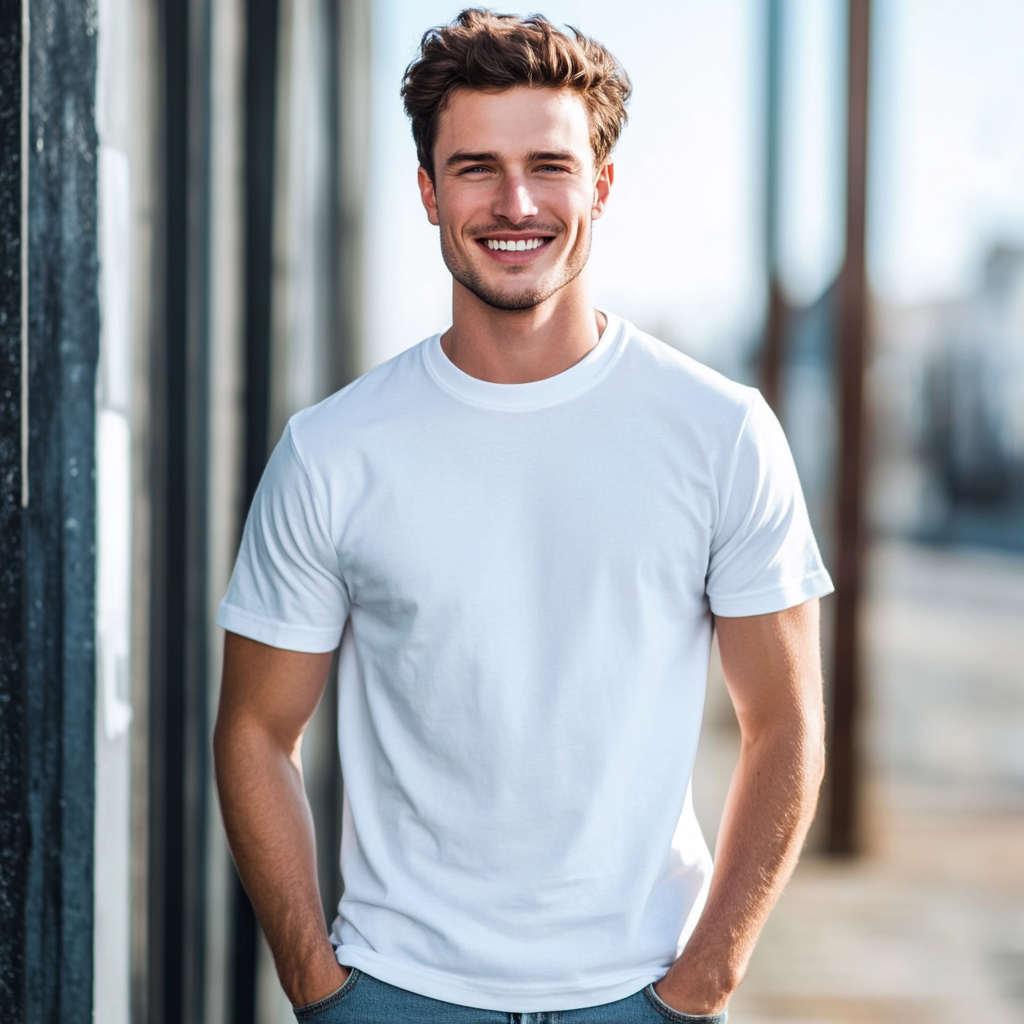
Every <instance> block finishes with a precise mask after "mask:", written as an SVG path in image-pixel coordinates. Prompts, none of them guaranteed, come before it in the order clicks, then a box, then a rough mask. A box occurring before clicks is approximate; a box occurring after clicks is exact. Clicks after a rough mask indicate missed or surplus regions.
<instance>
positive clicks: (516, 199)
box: [492, 174, 537, 224]
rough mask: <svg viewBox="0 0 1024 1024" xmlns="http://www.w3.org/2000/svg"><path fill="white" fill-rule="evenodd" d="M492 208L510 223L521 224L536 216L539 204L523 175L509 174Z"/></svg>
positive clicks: (495, 213)
mask: <svg viewBox="0 0 1024 1024" xmlns="http://www.w3.org/2000/svg"><path fill="white" fill-rule="evenodd" d="M492 210H493V213H494V215H495V216H496V217H500V218H501V219H502V220H506V221H508V222H509V223H510V224H520V223H522V221H524V220H525V219H526V218H527V217H534V216H536V214H537V206H536V204H535V203H534V201H533V197H532V196H531V195H530V190H529V189H528V188H527V186H526V181H525V179H524V178H523V177H522V176H521V175H518V174H509V175H506V176H505V177H504V179H503V180H502V182H501V185H500V186H499V187H498V192H497V195H495V197H494V205H493V207H492Z"/></svg>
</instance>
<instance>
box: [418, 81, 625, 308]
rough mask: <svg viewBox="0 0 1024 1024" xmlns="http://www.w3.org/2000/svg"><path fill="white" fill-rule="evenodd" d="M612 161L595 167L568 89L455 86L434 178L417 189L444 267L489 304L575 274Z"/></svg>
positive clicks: (541, 295)
mask: <svg viewBox="0 0 1024 1024" xmlns="http://www.w3.org/2000/svg"><path fill="white" fill-rule="evenodd" d="M612 178H613V169H612V165H611V164H605V165H604V166H603V167H601V168H600V169H596V168H595V167H594V156H593V151H592V150H591V148H590V132H589V125H588V121H587V113H586V110H585V108H584V107H583V104H582V103H581V102H580V100H579V99H578V98H577V97H576V96H574V95H573V94H572V93H570V92H568V91H565V90H557V89H533V88H530V87H528V86H517V87H516V88H514V89H509V90H507V91H506V92H500V93H493V92H479V91H476V90H471V89H459V90H457V91H456V92H455V93H454V95H453V96H452V98H451V100H450V102H449V104H448V107H447V109H446V110H445V111H444V113H443V114H442V115H441V119H440V125H439V128H438V133H437V141H436V143H435V145H434V179H435V180H434V181H431V180H430V177H429V175H428V174H427V172H426V171H425V170H424V169H423V168H422V167H421V168H420V173H419V182H420V192H421V196H422V199H423V205H424V206H425V207H426V210H427V215H428V216H429V218H430V222H431V223H432V224H436V225H439V226H440V228H441V253H442V255H443V256H444V261H445V263H446V264H447V266H448V269H449V270H450V271H451V273H452V276H453V277H454V278H455V280H456V281H458V282H459V283H460V284H461V285H463V286H464V287H465V288H467V289H469V291H471V292H472V293H473V294H474V295H476V296H477V297H478V298H479V299H481V300H482V301H483V302H485V303H487V305H489V306H493V307H495V308H497V309H506V310H517V309H530V308H532V307H534V306H537V305H539V304H540V303H541V302H543V301H544V300H545V299H547V298H549V297H550V296H552V295H553V294H554V293H555V292H557V291H558V290H559V289H560V288H562V287H564V286H565V285H566V284H568V283H569V282H570V281H573V280H575V278H577V277H578V276H579V274H580V272H581V271H582V270H583V268H584V267H585V266H586V263H587V257H588V256H589V254H590V231H591V223H592V222H593V221H594V220H596V219H597V218H598V217H600V216H601V214H602V213H603V212H604V206H605V202H606V200H607V198H608V191H609V188H610V187H611V183H612Z"/></svg>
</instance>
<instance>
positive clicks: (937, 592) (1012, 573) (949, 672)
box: [695, 544, 1024, 1024]
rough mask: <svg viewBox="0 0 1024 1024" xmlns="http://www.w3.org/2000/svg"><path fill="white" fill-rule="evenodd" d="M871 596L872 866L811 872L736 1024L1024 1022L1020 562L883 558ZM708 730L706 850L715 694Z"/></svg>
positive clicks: (930, 554)
mask: <svg viewBox="0 0 1024 1024" xmlns="http://www.w3.org/2000/svg"><path fill="white" fill-rule="evenodd" d="M871 581H872V587H871V593H870V598H869V602H868V606H867V609H866V612H867V614H866V621H865V640H866V644H867V652H866V653H867V661H868V666H869V672H868V681H869V693H868V708H867V710H866V715H865V746H866V750H867V755H868V762H869V777H868V780H867V785H866V789H865V804H866V814H865V843H866V853H865V855H864V856H863V857H861V858H858V859H857V860H855V861H852V862H836V861H831V860H829V859H827V858H823V857H821V856H815V855H813V854H809V855H807V856H805V858H804V860H803V861H802V863H801V865H800V867H799V868H798V870H797V874H796V876H795V877H794V879H793V881H792V883H791V884H790V886H789V889H788V890H787V892H786V895H785V896H784V897H783V899H782V901H781V902H780V904H779V906H778V907H777V908H776V910H775V913H774V914H773V916H772V918H771V920H770V922H769V924H768V927H767V928H766V930H765V933H764V936H763V938H762V941H761V943H760V945H759V947H758V950H757V952H756V954H755V957H754V960H753V962H752V964H751V968H750V972H749V975H748V977H747V980H746V981H745V982H744V984H743V986H742V987H741V989H740V991H739V992H737V994H736V996H735V997H734V1000H733V1005H732V1011H731V1020H732V1022H733V1024H781V1022H793V1024H861V1022H863V1024H890V1022H891V1024H896V1022H899V1024H918V1022H920V1024H954V1022H957V1024H961V1022H966V1021H979V1022H985V1024H1024V557H1022V556H1020V555H1016V556H1014V555H1005V554H990V553H984V552H968V551H944V550H941V549H934V548H932V549H929V548H923V547H917V546H913V545H904V544H885V545H878V546H876V548H875V549H874V551H873V553H872V559H871ZM715 685H716V686H720V683H716V684H715ZM707 723H708V724H707V727H706V730H705V735H704V737H703V738H702V750H701V754H700V755H699V757H700V761H701V762H702V767H703V769H704V773H703V780H704V782H703V785H701V786H700V787H698V788H697V789H696V791H695V798H696V802H697V807H698V813H699V814H700V815H701V817H702V820H703V821H705V822H707V823H708V824H707V831H708V833H709V841H711V840H713V836H714V827H713V822H714V820H715V817H716V813H717V808H718V806H719V805H720V801H721V799H722V796H723V795H724V788H725V785H726V784H727V778H728V773H729V771H730V770H731V764H732V762H733V759H734V757H735V750H736V738H737V737H736V732H735V726H734V723H732V722H731V721H730V715H729V710H728V707H727V705H726V704H725V702H724V701H723V698H722V694H721V691H720V690H713V692H712V695H711V697H710V700H709V714H708V719H707Z"/></svg>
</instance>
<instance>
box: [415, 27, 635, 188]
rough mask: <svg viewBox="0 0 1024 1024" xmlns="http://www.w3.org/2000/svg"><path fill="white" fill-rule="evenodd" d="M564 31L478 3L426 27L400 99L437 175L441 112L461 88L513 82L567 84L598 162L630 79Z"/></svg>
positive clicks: (607, 56) (421, 152)
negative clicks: (587, 127)
mask: <svg viewBox="0 0 1024 1024" xmlns="http://www.w3.org/2000/svg"><path fill="white" fill-rule="evenodd" d="M569 31H570V32H571V33H572V35H569V34H567V33H565V32H562V31H561V30H559V29H557V28H556V27H555V26H554V25H553V24H552V23H551V22H550V21H548V20H547V18H545V17H543V16H542V15H539V14H534V15H531V16H530V17H528V18H520V17H518V16H517V15H514V14H495V13H494V12H493V11H488V10H484V9H483V8H480V7H471V8H467V9H466V10H464V11H463V12H462V13H461V14H460V15H459V16H458V17H457V18H456V19H455V20H454V21H453V22H452V23H451V24H450V25H439V26H437V27H436V28H431V29H428V30H427V31H426V32H425V33H424V34H423V38H422V40H421V41H420V52H419V55H418V56H417V57H416V59H415V60H413V61H412V63H411V64H410V65H409V66H408V67H407V68H406V69H405V75H404V77H403V79H402V99H403V100H404V102H405V112H406V113H407V114H408V115H409V118H410V120H411V121H412V137H413V139H414V140H415V142H416V154H417V156H418V157H419V161H420V164H421V165H422V166H423V167H424V169H425V170H426V171H427V173H428V174H429V175H430V177H431V178H432V179H433V177H434V142H435V140H436V138H437V127H438V122H439V119H440V117H441V114H442V113H444V110H445V107H446V106H447V105H448V101H449V100H450V98H451V95H452V93H453V92H454V91H455V90H456V89H459V88H469V89H481V90H485V91H493V92H502V91H504V90H505V89H511V88H512V87H513V86H517V85H529V86H534V87H546V88H553V89H569V90H571V91H572V92H574V93H576V94H578V96H579V98H580V100H582V102H583V105H584V107H585V108H586V111H587V116H588V118H589V121H590V145H591V148H592V149H593V151H594V161H595V163H596V165H597V166H600V165H601V164H602V163H604V161H605V160H606V159H607V158H608V155H609V154H610V153H611V151H612V150H613V149H614V148H615V143H616V142H617V141H618V139H619V134H620V133H621V132H622V129H623V127H624V126H625V124H626V104H627V102H628V101H629V97H630V93H631V92H632V85H631V84H630V81H629V76H628V75H627V74H626V72H625V70H624V69H623V67H622V65H621V64H619V62H618V61H617V60H616V59H615V58H614V57H613V56H612V54H611V53H609V51H608V50H606V49H605V48H604V47H603V46H602V45H601V44H600V43H598V42H595V41H594V40H593V39H589V38H588V37H587V36H585V35H583V33H582V32H579V31H578V30H577V29H575V28H570V30H569Z"/></svg>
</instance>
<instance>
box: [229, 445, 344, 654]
mask: <svg viewBox="0 0 1024 1024" xmlns="http://www.w3.org/2000/svg"><path fill="white" fill-rule="evenodd" d="M348 611H349V599H348V593H347V591H346V589H345V585H344V581H343V579H342V577H341V572H340V569H339V566H338V555H337V551H336V550H335V547H334V544H333V543H332V541H331V538H330V534H329V531H328V529H327V525H326V523H325V521H324V518H323V515H322V513H321V510H320V508H319V507H318V504H317V500H316V495H315V493H314V491H313V486H312V483H311V481H310V478H309V474H308V473H307V472H306V468H305V466H304V465H303V464H302V460H301V458H300V457H299V453H298V451H297V450H296V447H295V441H294V438H293V436H292V431H291V427H290V426H289V427H288V428H287V429H286V430H285V432H284V436H283V437H282V438H281V441H280V443H279V444H278V445H277V447H276V448H275V449H274V453H273V455H272V456H271V457H270V462H269V463H268V465H267V468H266V470H265V471H264V474H263V479H262V480H261V481H260V485H259V488H258V489H257V491H256V496H255V498H254V499H253V503H252V508H251V509H250V511H249V517H248V519H247V520H246V524H245V531H244V533H243V535H242V546H241V548H240V550H239V552H238V560H237V561H236V562H235V570H234V572H233V574H232V576H231V583H230V585H229V587H228V592H227V595H226V596H225V597H224V600H223V601H222V602H221V605H220V610H219V611H218V613H217V623H218V624H219V625H221V626H223V627H224V629H227V630H230V631H231V632H232V633H238V634H240V635H242V636H245V637H249V638H250V639H252V640H258V641H260V642H261V643H265V644H268V645H270V646H271V647H280V648H284V649H285V650H292V651H302V652H304V653H308V654H319V653H324V652H327V651H332V650H334V648H335V647H337V646H338V644H339V642H340V641H341V632H342V628H343V627H344V625H345V619H346V618H347V616H348Z"/></svg>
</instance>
